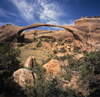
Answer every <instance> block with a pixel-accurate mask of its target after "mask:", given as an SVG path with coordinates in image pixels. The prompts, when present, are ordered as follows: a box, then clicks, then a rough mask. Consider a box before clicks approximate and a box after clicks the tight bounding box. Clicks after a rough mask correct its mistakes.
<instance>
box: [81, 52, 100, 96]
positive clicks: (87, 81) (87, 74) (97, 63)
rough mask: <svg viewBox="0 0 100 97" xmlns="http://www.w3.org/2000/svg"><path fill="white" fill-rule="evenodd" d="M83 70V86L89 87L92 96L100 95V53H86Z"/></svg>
mask: <svg viewBox="0 0 100 97" xmlns="http://www.w3.org/2000/svg"><path fill="white" fill-rule="evenodd" d="M82 65H83V68H82V69H81V75H80V79H81V81H82V84H81V86H84V85H87V89H88V90H89V93H90V94H95V93H98V95H100V93H99V91H100V80H99V79H98V77H99V75H100V51H95V52H90V53H85V55H84V57H83V63H82Z"/></svg>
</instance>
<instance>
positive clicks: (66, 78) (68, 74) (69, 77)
mask: <svg viewBox="0 0 100 97" xmlns="http://www.w3.org/2000/svg"><path fill="white" fill-rule="evenodd" d="M71 77H72V76H71V74H70V73H69V72H68V71H67V72H66V73H65V75H64V79H65V80H70V79H71Z"/></svg>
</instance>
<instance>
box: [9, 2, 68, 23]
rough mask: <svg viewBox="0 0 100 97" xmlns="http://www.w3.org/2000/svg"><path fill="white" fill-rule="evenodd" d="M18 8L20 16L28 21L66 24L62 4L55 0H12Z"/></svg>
mask: <svg viewBox="0 0 100 97" xmlns="http://www.w3.org/2000/svg"><path fill="white" fill-rule="evenodd" d="M10 1H11V2H12V3H13V4H14V5H15V6H16V7H17V9H18V11H19V13H20V16H21V17H22V18H23V19H24V20H25V21H26V22H28V23H30V24H31V23H36V22H40V23H48V24H56V25H64V24H65V23H64V21H62V19H61V18H62V17H63V16H67V15H66V14H65V12H63V10H62V8H61V6H60V5H59V4H58V2H57V1H55V0H10Z"/></svg>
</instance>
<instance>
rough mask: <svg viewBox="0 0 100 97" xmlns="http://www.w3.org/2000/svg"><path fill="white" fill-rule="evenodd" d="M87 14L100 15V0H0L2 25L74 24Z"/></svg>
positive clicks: (90, 15) (0, 20)
mask: <svg viewBox="0 0 100 97" xmlns="http://www.w3.org/2000/svg"><path fill="white" fill-rule="evenodd" d="M85 16H89V17H92V16H100V0H0V26H2V25H4V24H13V25H17V26H27V25H30V24H34V23H48V24H57V25H73V24H74V21H75V20H76V19H79V18H80V17H85ZM36 29H37V28H36ZM39 29H48V30H49V29H53V28H51V27H50V28H49V27H39ZM54 29H55V28H54ZM56 29H57V28H56Z"/></svg>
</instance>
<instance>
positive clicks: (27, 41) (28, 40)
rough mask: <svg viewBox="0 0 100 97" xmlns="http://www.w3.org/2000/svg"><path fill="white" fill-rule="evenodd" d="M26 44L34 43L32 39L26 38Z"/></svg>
mask: <svg viewBox="0 0 100 97" xmlns="http://www.w3.org/2000/svg"><path fill="white" fill-rule="evenodd" d="M24 43H32V41H31V40H30V39H27V38H25V39H24Z"/></svg>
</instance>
